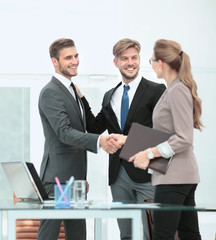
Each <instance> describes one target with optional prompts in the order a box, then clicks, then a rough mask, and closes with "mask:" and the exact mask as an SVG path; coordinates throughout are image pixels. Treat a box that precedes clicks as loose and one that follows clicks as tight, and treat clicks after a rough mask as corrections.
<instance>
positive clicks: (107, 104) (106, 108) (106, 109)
mask: <svg viewBox="0 0 216 240" xmlns="http://www.w3.org/2000/svg"><path fill="white" fill-rule="evenodd" d="M121 84H122V82H120V83H119V84H118V85H117V86H116V87H115V88H113V89H112V90H110V91H109V92H107V98H106V102H105V103H104V109H103V110H104V114H105V115H106V119H108V120H109V122H112V123H113V127H114V128H115V129H116V131H117V132H121V128H120V126H119V124H118V121H117V118H116V115H115V113H114V111H113V109H112V106H111V104H110V101H111V98H112V95H113V93H114V92H115V91H116V89H117V88H118V87H119V86H120V85H121Z"/></svg>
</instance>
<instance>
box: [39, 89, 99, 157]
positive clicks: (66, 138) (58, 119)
mask: <svg viewBox="0 0 216 240" xmlns="http://www.w3.org/2000/svg"><path fill="white" fill-rule="evenodd" d="M72 107H73V106H72V105H70V109H68V108H69V107H67V106H66V104H65V102H64V100H63V99H62V98H61V96H60V95H59V93H58V92H56V91H54V90H53V89H50V88H48V89H46V90H44V91H42V93H41V94H40V98H39V112H40V115H41V119H42V121H43V127H44V131H46V132H47V133H48V134H47V136H51V132H52V131H54V132H55V135H56V136H57V138H58V140H59V141H60V142H62V143H64V144H68V145H71V146H74V147H77V148H81V149H85V150H88V151H91V152H94V153H96V152H97V140H98V137H99V135H97V134H89V133H86V132H85V131H84V129H83V127H82V124H81V120H79V119H78V118H77V114H76V109H75V108H74V109H71V108H72ZM69 111H70V113H69ZM69 114H70V116H69Z"/></svg>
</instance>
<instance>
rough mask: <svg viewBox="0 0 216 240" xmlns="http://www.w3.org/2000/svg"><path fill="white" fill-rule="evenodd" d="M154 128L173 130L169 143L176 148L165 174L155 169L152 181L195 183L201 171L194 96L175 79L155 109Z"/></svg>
mask: <svg viewBox="0 0 216 240" xmlns="http://www.w3.org/2000/svg"><path fill="white" fill-rule="evenodd" d="M153 128H155V129H159V130H162V131H164V132H168V133H171V134H172V136H171V137H170V138H169V140H168V143H169V145H170V146H171V148H172V149H173V151H174V152H175V155H174V156H173V159H172V162H171V164H170V166H169V168H168V170H167V172H166V174H165V175H163V174H160V173H158V172H155V171H154V174H153V177H152V183H153V185H158V184H196V183H199V181H200V177H199V171H198V166H197V162H196V158H195V156H194V153H193V134H194V132H193V131H194V127H193V99H192V95H191V92H190V90H189V89H188V87H187V86H185V85H184V84H183V83H182V82H181V81H180V79H175V80H174V81H173V82H172V83H171V84H170V85H169V86H168V88H167V90H166V91H165V92H164V94H163V95H162V96H161V98H160V100H159V101H158V103H157V105H156V106H155V108H154V111H153Z"/></svg>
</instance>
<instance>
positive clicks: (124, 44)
mask: <svg viewBox="0 0 216 240" xmlns="http://www.w3.org/2000/svg"><path fill="white" fill-rule="evenodd" d="M131 47H133V48H136V50H137V51H138V53H140V50H141V46H140V43H139V42H137V41H136V40H132V39H129V38H124V39H121V40H120V41H118V42H117V43H116V44H115V45H114V47H113V55H114V56H115V58H118V57H119V55H120V54H121V52H122V51H124V50H126V49H128V48H131Z"/></svg>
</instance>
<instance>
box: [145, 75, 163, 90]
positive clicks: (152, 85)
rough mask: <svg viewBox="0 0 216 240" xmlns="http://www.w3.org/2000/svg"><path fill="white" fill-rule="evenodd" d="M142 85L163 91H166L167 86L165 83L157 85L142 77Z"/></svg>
mask: <svg viewBox="0 0 216 240" xmlns="http://www.w3.org/2000/svg"><path fill="white" fill-rule="evenodd" d="M140 83H141V84H143V85H147V86H148V87H152V88H163V89H166V86H165V85H164V84H163V83H157V82H154V81H151V80H148V79H146V78H144V77H142V79H141V81H140Z"/></svg>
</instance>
